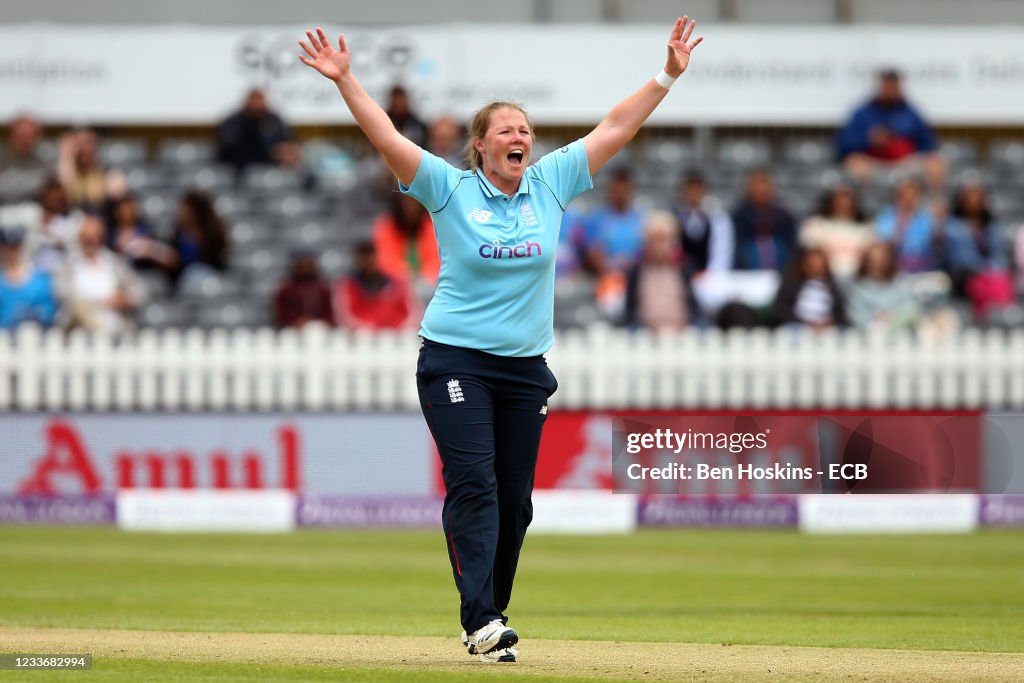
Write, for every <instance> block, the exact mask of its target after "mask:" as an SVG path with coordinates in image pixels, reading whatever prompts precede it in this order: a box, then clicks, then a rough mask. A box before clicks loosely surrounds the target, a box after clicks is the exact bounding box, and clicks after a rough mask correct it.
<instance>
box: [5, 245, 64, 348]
mask: <svg viewBox="0 0 1024 683" xmlns="http://www.w3.org/2000/svg"><path fill="white" fill-rule="evenodd" d="M24 242H25V230H24V228H21V227H13V226H0V329H5V330H13V329H14V328H15V327H17V326H18V325H20V324H22V323H27V322H34V323H38V324H40V325H43V326H44V327H47V326H49V325H50V324H51V323H52V322H53V318H54V315H55V314H56V312H57V299H56V298H55V297H54V292H53V282H52V280H51V279H50V276H49V275H47V274H46V273H44V272H42V271H40V270H39V269H37V268H35V267H33V266H32V264H31V263H29V261H28V259H27V258H25V254H24V252H23V246H24Z"/></svg>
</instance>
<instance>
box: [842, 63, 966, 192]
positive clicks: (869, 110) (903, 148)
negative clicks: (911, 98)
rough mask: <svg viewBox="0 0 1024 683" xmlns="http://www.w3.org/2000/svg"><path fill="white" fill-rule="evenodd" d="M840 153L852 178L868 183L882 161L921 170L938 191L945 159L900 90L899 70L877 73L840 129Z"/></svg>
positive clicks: (901, 89) (901, 87)
mask: <svg viewBox="0 0 1024 683" xmlns="http://www.w3.org/2000/svg"><path fill="white" fill-rule="evenodd" d="M839 158H840V160H841V161H842V162H843V167H844V168H845V169H846V172H847V173H849V174H850V175H851V176H852V177H853V178H854V179H856V180H857V181H859V182H866V181H868V180H870V179H871V176H872V175H873V174H874V172H875V170H876V169H877V168H878V167H879V166H880V165H882V166H885V165H893V164H898V165H900V166H909V169H908V170H919V171H922V172H923V173H924V174H925V176H926V177H927V180H928V185H929V187H930V188H931V189H932V190H941V189H942V187H943V186H944V185H945V180H946V163H945V161H944V160H943V158H942V156H941V155H940V154H939V152H938V143H937V141H936V139H935V133H934V132H933V131H932V129H931V126H929V125H928V122H927V121H925V119H924V117H923V116H922V115H921V114H920V113H919V112H918V111H917V109H916V108H915V107H914V106H912V105H911V104H910V103H909V102H908V101H907V99H906V97H905V96H904V94H903V85H902V79H901V77H900V74H899V72H898V71H896V70H895V69H884V70H882V71H881V72H879V74H878V87H877V90H876V91H875V94H874V96H873V97H872V98H871V99H870V100H869V101H868V102H866V103H864V104H863V105H862V106H860V107H859V108H857V109H856V110H855V111H854V112H853V115H852V116H851V117H850V120H849V121H847V122H846V124H845V125H844V126H843V127H842V128H841V129H840V130H839Z"/></svg>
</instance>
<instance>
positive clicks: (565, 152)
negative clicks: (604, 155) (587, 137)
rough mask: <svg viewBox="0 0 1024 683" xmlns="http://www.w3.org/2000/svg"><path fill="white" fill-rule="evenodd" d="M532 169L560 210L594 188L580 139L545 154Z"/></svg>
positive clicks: (585, 152) (585, 153)
mask: <svg viewBox="0 0 1024 683" xmlns="http://www.w3.org/2000/svg"><path fill="white" fill-rule="evenodd" d="M534 168H535V169H536V170H535V173H536V174H537V179H538V180H540V181H541V182H542V183H544V184H545V185H547V186H548V187H549V188H550V189H551V191H552V192H553V193H554V195H555V198H556V199H557V200H558V203H559V204H560V205H561V206H562V209H565V207H566V206H568V204H569V202H571V201H572V200H573V199H575V198H576V197H579V196H580V195H581V194H583V193H584V192H586V191H587V190H589V189H590V188H592V187H593V186H594V182H593V180H592V179H591V178H590V163H589V162H588V161H587V151H586V149H584V147H583V140H582V139H580V140H576V141H575V142H572V143H569V144H568V145H566V146H565V147H562V148H560V149H556V150H555V151H553V152H549V153H548V154H545V155H544V156H543V157H541V159H540V161H538V162H537V163H536V164H535V165H534Z"/></svg>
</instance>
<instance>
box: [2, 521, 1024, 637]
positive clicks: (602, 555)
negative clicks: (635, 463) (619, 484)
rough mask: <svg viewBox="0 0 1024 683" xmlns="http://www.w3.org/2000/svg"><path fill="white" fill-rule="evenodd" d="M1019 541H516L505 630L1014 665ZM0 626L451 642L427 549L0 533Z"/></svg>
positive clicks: (371, 542) (677, 535)
mask: <svg viewBox="0 0 1024 683" xmlns="http://www.w3.org/2000/svg"><path fill="white" fill-rule="evenodd" d="M1022 541H1024V535H1022V534H1021V533H1020V532H1017V531H986V532H983V533H978V534H973V535H963V536H806V535H801V534H798V533H794V532H779V531H678V530H655V531H645V532H641V533H637V534H633V535H629V536H606V537H582V536H560V537H556V536H529V537H528V538H527V543H526V548H525V549H524V553H523V559H522V563H521V566H520V573H519V579H518V580H517V588H516V593H515V595H514V596H513V604H512V607H511V609H510V612H509V614H510V616H511V618H512V623H513V625H517V627H518V628H519V629H520V631H523V632H524V634H525V635H529V636H532V637H537V638H555V639H592V640H629V641H643V640H662V641H668V642H705V643H749V644H773V645H811V646H814V645H818V646H829V647H862V648H871V647H877V648H908V649H934V650H973V651H1006V652H1024V635H1022V633H1021V630H1020V628H1019V614H1020V613H1021V612H1022V611H1024V573H1021V572H1019V571H1018V569H1017V568H1019V567H1020V566H1024V543H1022ZM0 561H2V566H3V578H4V580H3V582H0V604H2V605H3V610H2V612H0V623H3V624H8V625H23V626H63V627H80V628H131V629H149V630H184V631H250V632H271V633H273V632H283V633H352V634H357V633H362V634H379V635H388V634H391V635H434V636H448V637H452V636H454V635H455V634H456V633H457V632H458V630H459V626H458V623H457V614H458V600H457V595H456V593H455V589H454V586H453V584H452V579H451V571H450V568H449V567H448V564H447V556H446V554H445V551H444V542H443V538H442V537H441V535H440V534H439V533H430V532H422V533H420V532H414V533H407V532H403V533H399V532H393V533H368V532H352V531H310V532H301V533H296V534H290V535H282V536H249V535H209V536H207V535H173V536H169V535H161V534H123V533H120V532H117V531H116V530H112V529H73V528H38V527H0Z"/></svg>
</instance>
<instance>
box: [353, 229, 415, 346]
mask: <svg viewBox="0 0 1024 683" xmlns="http://www.w3.org/2000/svg"><path fill="white" fill-rule="evenodd" d="M353 251H354V253H355V261H356V267H355V271H354V272H353V273H352V274H351V275H346V276H344V277H342V278H341V279H340V280H338V283H337V285H336V286H335V293H334V306H335V310H336V316H337V319H338V322H339V323H340V324H341V325H342V326H344V327H348V328H352V329H366V330H382V329H393V330H400V329H401V330H412V329H414V328H415V327H416V326H417V325H418V324H419V320H420V307H419V303H418V302H417V300H416V297H415V295H414V293H413V291H412V289H411V288H410V287H409V285H408V283H407V282H406V281H405V280H403V279H402V278H398V277H394V276H393V275H388V274H387V273H385V272H383V271H382V270H381V269H380V265H379V264H378V262H377V250H376V248H375V247H374V246H373V242H368V241H366V242H360V243H358V244H357V245H356V246H355V249H354V250H353Z"/></svg>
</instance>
